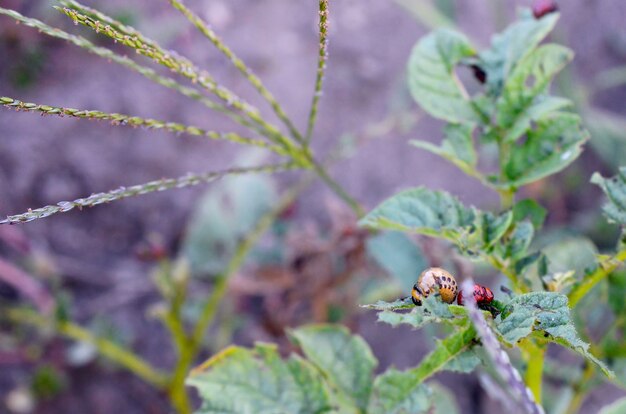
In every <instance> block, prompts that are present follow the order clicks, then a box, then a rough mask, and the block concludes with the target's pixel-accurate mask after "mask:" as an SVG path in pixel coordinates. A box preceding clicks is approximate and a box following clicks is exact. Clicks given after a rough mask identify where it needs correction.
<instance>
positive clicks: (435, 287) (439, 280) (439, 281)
mask: <svg viewBox="0 0 626 414" xmlns="http://www.w3.org/2000/svg"><path fill="white" fill-rule="evenodd" d="M437 291H438V292H439V295H440V296H441V300H443V301H444V302H446V303H452V302H454V299H456V295H457V292H458V286H457V284H456V280H455V279H454V276H452V275H451V274H450V273H449V272H448V271H447V270H445V269H442V268H440V267H430V268H428V269H426V270H424V271H423V272H422V274H421V275H420V277H419V279H417V283H416V284H415V285H413V290H412V291H411V300H412V301H413V303H414V304H415V305H416V306H421V305H422V300H423V299H425V298H427V297H428V296H429V295H430V294H431V293H433V292H437Z"/></svg>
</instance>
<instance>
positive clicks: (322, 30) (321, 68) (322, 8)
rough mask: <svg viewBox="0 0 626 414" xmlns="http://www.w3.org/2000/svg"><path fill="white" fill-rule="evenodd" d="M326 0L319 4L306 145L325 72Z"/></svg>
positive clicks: (326, 56) (313, 121) (326, 38)
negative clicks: (315, 64) (312, 88)
mask: <svg viewBox="0 0 626 414" xmlns="http://www.w3.org/2000/svg"><path fill="white" fill-rule="evenodd" d="M328 14H329V13H328V0H320V2H319V15H320V22H319V53H318V60H317V76H316V79H315V90H314V92H313V102H312V103H311V111H310V112H309V122H308V126H307V131H306V135H305V141H306V142H307V143H308V142H309V141H310V140H311V137H312V136H313V128H314V127H315V120H316V118H317V107H318V104H319V100H320V97H321V96H322V86H323V82H324V72H325V71H326V62H327V61H328Z"/></svg>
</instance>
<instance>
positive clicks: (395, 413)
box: [367, 368, 433, 414]
mask: <svg viewBox="0 0 626 414" xmlns="http://www.w3.org/2000/svg"><path fill="white" fill-rule="evenodd" d="M432 404H433V401H432V398H431V392H430V390H429V389H428V387H427V386H426V385H425V384H415V383H414V382H413V381H412V375H411V373H409V372H406V371H405V372H402V371H397V370H395V369H394V368H390V369H388V370H387V371H385V372H384V373H383V374H381V375H379V376H378V377H376V379H375V380H374V388H373V390H372V399H371V401H370V404H369V407H368V410H367V413H368V414H419V413H427V412H429V410H430V409H431V407H432Z"/></svg>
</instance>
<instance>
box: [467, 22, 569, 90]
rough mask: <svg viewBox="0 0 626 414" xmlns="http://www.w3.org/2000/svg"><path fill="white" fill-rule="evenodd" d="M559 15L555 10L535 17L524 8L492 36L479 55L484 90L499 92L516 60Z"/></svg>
mask: <svg viewBox="0 0 626 414" xmlns="http://www.w3.org/2000/svg"><path fill="white" fill-rule="evenodd" d="M558 18H559V15H558V14H557V13H554V14H550V15H547V16H544V17H543V18H541V19H535V18H534V17H533V16H532V14H531V13H530V11H529V10H526V11H525V12H524V14H523V15H522V16H521V18H520V19H519V21H517V22H516V23H514V24H512V25H510V26H509V27H508V28H507V29H506V30H505V31H504V32H502V33H501V34H499V35H496V36H494V38H493V42H492V45H491V48H489V49H487V50H485V51H483V52H482V53H481V54H480V56H479V59H480V66H481V68H482V69H483V70H484V71H485V73H486V74H487V90H488V91H489V94H490V95H493V96H499V95H500V93H501V92H502V89H503V87H504V82H505V80H506V79H508V78H509V75H510V74H511V73H512V72H513V70H514V69H515V67H516V65H517V63H518V62H519V61H520V60H522V59H523V58H524V57H525V56H526V55H527V54H529V53H530V52H531V51H532V50H533V49H535V48H536V47H537V45H538V44H539V43H540V42H541V41H542V40H543V39H544V38H545V37H546V36H547V35H548V33H550V32H551V31H552V29H553V28H554V26H555V24H556V22H557V20H558Z"/></svg>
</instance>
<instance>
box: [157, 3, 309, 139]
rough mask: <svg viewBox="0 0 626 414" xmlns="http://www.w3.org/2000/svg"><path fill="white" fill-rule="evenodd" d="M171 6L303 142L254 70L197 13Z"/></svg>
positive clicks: (175, 5) (183, 6)
mask: <svg viewBox="0 0 626 414" xmlns="http://www.w3.org/2000/svg"><path fill="white" fill-rule="evenodd" d="M169 1H170V3H171V5H172V6H173V7H174V8H175V9H177V10H178V11H180V12H181V13H182V14H183V15H184V16H185V17H186V18H187V20H189V21H190V22H191V23H192V24H193V25H194V26H195V27H196V28H197V29H198V30H199V31H200V33H202V34H203V35H204V36H205V37H206V38H207V39H209V41H211V43H213V45H214V46H215V47H216V48H217V49H218V50H219V51H220V52H222V54H224V56H226V57H227V58H228V60H230V61H231V62H232V64H233V65H234V66H235V68H237V70H239V72H241V74H242V75H243V76H244V78H246V79H247V80H248V82H250V84H251V85H252V86H253V87H254V88H255V89H256V90H257V91H258V92H259V94H260V95H261V96H262V97H263V98H264V99H265V100H266V101H267V102H268V103H269V104H270V106H271V107H272V110H273V111H274V113H275V114H276V116H277V117H278V118H279V119H280V120H281V121H282V122H283V123H284V124H285V126H286V127H287V129H288V130H289V133H290V134H291V136H292V137H293V138H294V139H296V140H297V141H300V142H301V141H302V135H301V134H300V132H299V131H298V129H297V128H296V127H295V126H294V124H293V122H292V121H291V119H290V118H289V117H288V116H287V114H286V113H285V111H284V109H283V108H282V106H281V105H280V103H279V102H278V101H277V100H276V98H275V97H274V95H273V94H272V93H271V92H270V91H269V90H268V89H267V87H265V85H264V84H263V82H262V81H261V79H259V77H258V76H256V75H255V74H254V72H253V71H252V69H250V67H249V66H248V65H246V64H245V63H244V61H243V60H241V59H240V58H239V57H238V56H237V55H236V54H235V53H234V52H233V51H232V50H231V49H230V48H229V47H228V46H227V45H226V44H225V43H224V42H223V40H222V39H221V38H220V37H219V36H218V35H217V34H216V33H215V32H214V31H213V30H212V29H211V28H210V27H209V25H208V23H207V22H205V21H203V20H202V19H201V18H200V17H198V16H197V15H196V14H195V13H193V12H192V11H191V10H190V9H189V8H187V6H185V4H184V3H183V2H182V1H180V0H169Z"/></svg>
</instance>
